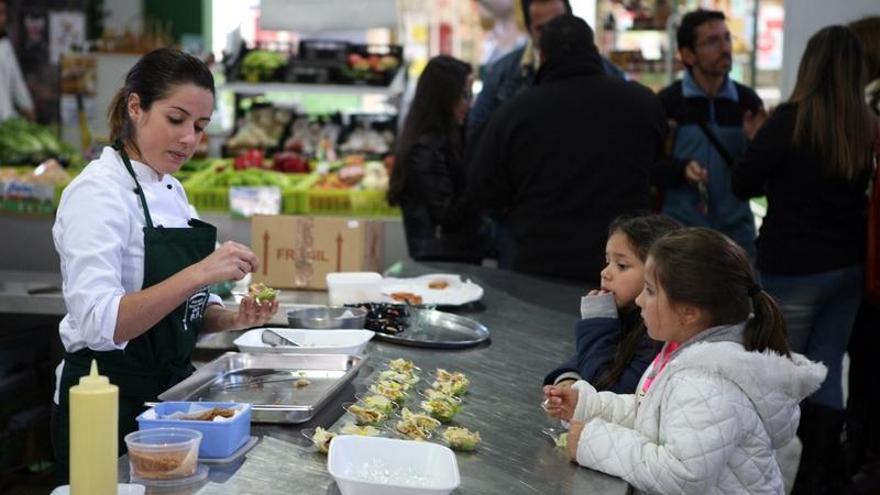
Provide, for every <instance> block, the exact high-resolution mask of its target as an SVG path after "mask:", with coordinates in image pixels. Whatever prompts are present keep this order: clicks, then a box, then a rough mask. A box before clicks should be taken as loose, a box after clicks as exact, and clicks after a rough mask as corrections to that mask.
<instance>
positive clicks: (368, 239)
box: [251, 215, 384, 289]
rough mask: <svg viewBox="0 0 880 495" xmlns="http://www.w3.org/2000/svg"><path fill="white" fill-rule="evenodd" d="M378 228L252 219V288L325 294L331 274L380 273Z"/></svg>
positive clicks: (372, 223)
mask: <svg viewBox="0 0 880 495" xmlns="http://www.w3.org/2000/svg"><path fill="white" fill-rule="evenodd" d="M382 238H383V236H382V222H381V221H377V220H364V219H353V218H344V217H325V216H321V217H309V216H299V215H273V216H255V217H253V218H252V219H251V249H253V250H254V253H256V254H257V256H258V257H259V258H260V268H259V269H258V270H257V273H254V275H253V280H254V282H262V283H265V284H266V285H268V286H270V287H275V288H281V289H326V288H327V281H326V276H327V274H328V273H332V272H360V271H381V268H382V267H381V264H382V257H383V249H384V247H383V243H382Z"/></svg>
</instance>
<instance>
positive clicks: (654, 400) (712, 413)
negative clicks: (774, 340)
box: [573, 341, 827, 494]
mask: <svg viewBox="0 0 880 495" xmlns="http://www.w3.org/2000/svg"><path fill="white" fill-rule="evenodd" d="M826 372H827V370H826V368H825V366H823V365H822V364H818V363H814V362H812V361H809V360H808V359H806V358H805V357H804V356H801V355H798V354H792V358H791V359H789V358H786V357H783V356H780V355H778V354H775V353H773V352H769V351H768V352H763V353H761V352H747V351H746V350H745V349H744V348H743V346H742V345H741V344H739V343H737V342H729V341H725V342H700V343H695V344H693V345H690V346H688V347H687V348H684V349H682V350H681V352H680V354H678V355H677V356H674V357H673V359H672V360H671V361H670V362H669V364H667V366H666V369H664V370H663V371H662V372H661V373H660V374H659V375H658V376H657V378H656V380H655V381H654V383H653V385H652V386H651V388H650V389H649V390H648V392H647V394H645V396H644V397H640V398H637V397H636V396H635V395H617V394H613V393H610V392H598V393H597V392H596V390H595V389H594V388H593V387H592V386H591V385H589V384H588V383H587V382H584V381H580V382H577V383H576V384H575V387H576V388H577V389H578V391H579V400H578V404H577V409H576V411H575V414H574V417H573V419H574V420H577V421H582V422H585V423H586V425H585V427H584V429H583V432H582V433H581V436H580V439H579V441H578V451H577V461H578V463H579V464H581V465H582V466H585V467H588V468H592V469H596V470H598V471H602V472H605V473H608V474H610V475H613V476H618V477H620V478H623V479H624V480H626V481H627V482H628V483H630V484H631V485H633V486H635V487H636V488H637V489H639V490H641V491H644V492H649V493H661V494H710V493H711V494H722V493H723V494H734V493H736V494H742V493H750V494H765V493H772V494H782V493H784V488H783V482H782V475H781V474H780V471H779V465H778V464H777V462H776V456H775V452H774V451H775V450H776V449H779V448H780V447H783V446H784V445H785V444H787V443H788V442H789V441H790V440H791V439H792V438H793V437H794V435H795V432H796V430H797V426H798V421H799V420H800V409H799V406H798V403H799V402H800V401H801V400H803V399H804V398H805V397H807V396H808V395H810V394H811V393H812V392H814V391H815V390H816V389H817V388H818V387H819V385H820V384H821V383H822V380H824V378H825V374H826ZM647 374H648V373H646V374H645V376H647ZM645 376H643V377H642V381H644V379H645ZM636 390H637V391H640V390H642V384H641V383H640V384H639V387H638V388H637V389H636Z"/></svg>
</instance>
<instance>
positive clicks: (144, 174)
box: [102, 146, 164, 184]
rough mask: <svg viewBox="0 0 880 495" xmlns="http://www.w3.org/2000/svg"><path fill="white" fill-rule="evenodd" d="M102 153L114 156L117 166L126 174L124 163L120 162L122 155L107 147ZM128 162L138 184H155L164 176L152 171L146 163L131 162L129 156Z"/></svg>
mask: <svg viewBox="0 0 880 495" xmlns="http://www.w3.org/2000/svg"><path fill="white" fill-rule="evenodd" d="M104 153H113V154H114V155H116V156H117V157H118V160H119V165H121V166H122V170H123V171H125V173H126V174H127V173H128V171H127V170H125V163H124V162H123V161H122V153H119V152H118V151H116V150H115V149H113V148H111V147H109V146H108V147H107V148H104ZM102 158H103V156H102ZM128 160H129V161H130V162H131V168H132V170H134V174H135V176H136V177H137V180H138V182H141V183H145V184H155V183H157V182H161V181H162V179H163V177H164V175H163V174H160V173H158V172H156V171H155V170H153V167H150V166H149V165H147V164H146V163H143V162H139V161H137V160H133V159H132V158H131V156H129V157H128Z"/></svg>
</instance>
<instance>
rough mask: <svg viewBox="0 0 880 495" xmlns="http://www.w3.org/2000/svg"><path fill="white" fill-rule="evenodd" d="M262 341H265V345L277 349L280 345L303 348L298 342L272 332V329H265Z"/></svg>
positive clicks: (261, 337)
mask: <svg viewBox="0 0 880 495" xmlns="http://www.w3.org/2000/svg"><path fill="white" fill-rule="evenodd" d="M260 340H262V341H263V343H264V344H267V345H270V346H272V347H276V346H279V345H286V346H291V347H302V346H301V345H299V344H297V343H296V342H294V341H292V340H290V339H289V338H287V337H285V336H283V335H281V334H280V333H278V332H276V331H275V330H272V329H270V328H264V329H263V334H262V335H261V336H260Z"/></svg>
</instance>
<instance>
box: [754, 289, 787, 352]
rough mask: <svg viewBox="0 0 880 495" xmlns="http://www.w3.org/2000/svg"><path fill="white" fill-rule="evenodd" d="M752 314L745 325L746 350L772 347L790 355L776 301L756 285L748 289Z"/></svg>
mask: <svg viewBox="0 0 880 495" xmlns="http://www.w3.org/2000/svg"><path fill="white" fill-rule="evenodd" d="M749 297H750V299H751V300H752V310H753V312H754V315H753V316H752V318H750V319H749V322H748V324H747V325H746V330H745V335H744V336H743V345H744V346H745V348H746V350H748V351H764V350H766V349H772V350H773V351H775V352H777V353H779V354H781V355H783V356H791V353H790V352H789V349H788V328H787V327H786V325H785V318H783V316H782V312H781V311H780V310H779V306H777V305H776V301H774V300H773V298H772V297H770V295H769V294H767V293H766V292H764V291H763V290H761V288H760V287H758V286H757V285H755V286H753V287H752V288H750V289H749Z"/></svg>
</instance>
